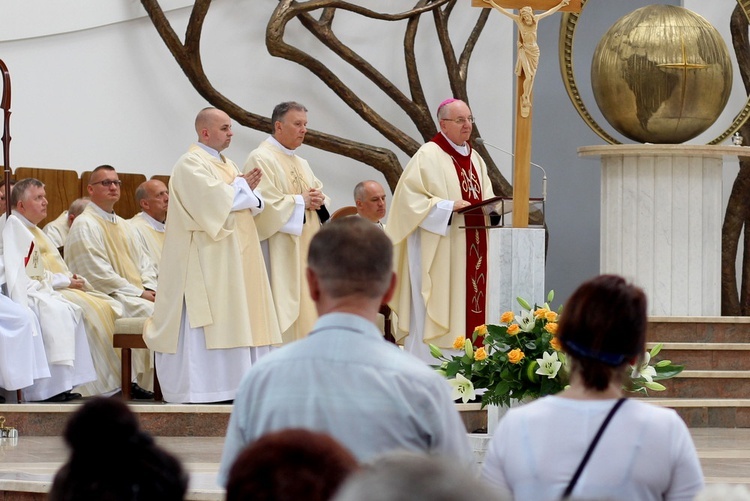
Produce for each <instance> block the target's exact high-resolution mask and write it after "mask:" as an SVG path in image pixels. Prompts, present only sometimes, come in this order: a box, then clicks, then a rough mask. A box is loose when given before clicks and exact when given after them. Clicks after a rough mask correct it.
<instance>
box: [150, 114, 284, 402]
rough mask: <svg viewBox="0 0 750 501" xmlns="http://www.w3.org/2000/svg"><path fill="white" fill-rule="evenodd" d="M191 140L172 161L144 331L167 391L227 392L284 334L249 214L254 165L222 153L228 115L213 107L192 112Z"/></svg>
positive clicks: (191, 396)
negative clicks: (152, 304) (152, 301)
mask: <svg viewBox="0 0 750 501" xmlns="http://www.w3.org/2000/svg"><path fill="white" fill-rule="evenodd" d="M195 130H196V133H197V135H198V143H197V144H194V145H192V146H191V147H190V148H189V149H188V151H187V153H185V154H184V155H182V157H180V159H179V160H177V163H176V164H175V166H174V169H173V171H172V175H171V177H170V181H169V192H170V203H169V211H168V212H167V228H168V231H167V233H166V238H165V241H164V249H163V254H164V255H165V256H169V259H164V260H163V261H162V262H161V265H160V270H159V294H158V296H157V298H156V308H155V310H154V315H153V317H151V318H150V319H149V320H148V321H147V322H146V327H145V330H144V339H145V340H146V344H147V345H148V346H149V348H151V349H152V350H153V351H154V352H156V368H157V372H158V374H159V382H160V384H161V389H162V393H163V395H164V399H165V400H166V401H167V402H175V403H188V402H191V403H200V402H205V403H208V402H222V401H227V400H233V399H234V397H235V394H236V392H237V388H238V387H239V384H240V381H241V379H242V376H243V375H244V374H245V372H246V371H247V370H248V369H249V368H250V367H251V366H252V365H253V364H254V363H255V362H256V361H257V360H258V359H259V358H260V357H262V356H263V355H264V354H266V353H268V352H270V351H271V350H272V348H273V345H279V344H280V343H281V333H280V331H279V323H278V320H277V317H276V310H275V308H274V305H273V298H272V296H271V287H270V284H269V281H268V275H267V274H266V268H265V266H264V264H263V254H262V251H261V248H260V242H259V239H258V233H257V230H256V227H255V220H254V215H255V214H257V213H259V212H260V211H263V209H264V203H263V199H262V198H261V197H260V196H259V194H258V193H257V192H255V191H254V188H255V187H256V186H257V185H258V181H259V179H260V175H261V173H260V171H259V170H251V171H250V172H248V173H247V174H244V175H243V174H242V173H241V172H240V170H239V168H238V167H237V165H236V164H235V163H234V162H232V161H231V160H229V159H228V158H226V157H225V156H224V155H222V154H221V152H222V151H223V150H225V149H226V148H227V147H228V146H229V144H230V143H231V139H232V135H233V133H232V121H231V119H230V118H229V116H228V115H227V114H226V113H224V112H223V111H221V110H218V109H216V108H205V109H203V110H201V111H200V112H199V113H198V116H197V117H196V119H195Z"/></svg>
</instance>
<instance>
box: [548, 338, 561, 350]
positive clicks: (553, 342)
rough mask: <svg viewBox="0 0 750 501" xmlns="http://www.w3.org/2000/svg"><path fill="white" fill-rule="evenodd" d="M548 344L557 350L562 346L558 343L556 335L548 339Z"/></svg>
mask: <svg viewBox="0 0 750 501" xmlns="http://www.w3.org/2000/svg"><path fill="white" fill-rule="evenodd" d="M549 345H550V346H551V347H552V348H554V349H555V350H557V351H560V349H561V348H562V346H561V345H560V340H559V339H557V338H556V337H553V338H552V339H550V340H549Z"/></svg>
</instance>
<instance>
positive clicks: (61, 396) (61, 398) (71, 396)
mask: <svg viewBox="0 0 750 501" xmlns="http://www.w3.org/2000/svg"><path fill="white" fill-rule="evenodd" d="M79 398H81V394H80V393H72V392H71V391H70V390H68V391H64V392H62V393H58V394H57V395H53V396H51V397H49V398H48V399H46V400H45V402H69V401H71V400H76V399H79Z"/></svg>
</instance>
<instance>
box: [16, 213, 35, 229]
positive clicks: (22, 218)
mask: <svg viewBox="0 0 750 501" xmlns="http://www.w3.org/2000/svg"><path fill="white" fill-rule="evenodd" d="M11 214H13V215H14V216H16V217H17V218H18V219H19V220H20V221H21V222H22V223H23V225H24V226H26V227H27V228H31V227H32V226H36V225H35V224H34V223H32V222H31V221H29V220H28V219H26V217H24V216H23V215H21V213H20V212H18V211H17V210H15V209H13V211H12V212H11Z"/></svg>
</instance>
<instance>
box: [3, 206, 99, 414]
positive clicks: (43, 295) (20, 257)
mask: <svg viewBox="0 0 750 501" xmlns="http://www.w3.org/2000/svg"><path fill="white" fill-rule="evenodd" d="M13 193H15V192H13ZM12 196H13V195H12ZM13 202H14V201H13V200H11V204H13ZM29 203H30V204H31V203H33V204H37V205H41V204H46V199H44V198H43V197H42V198H41V199H39V198H37V199H36V200H34V201H31V202H29ZM2 257H3V264H4V268H3V269H4V272H5V276H4V277H2V278H0V282H5V283H6V285H7V289H8V295H9V296H10V298H11V299H12V300H13V301H15V302H16V303H18V304H20V305H22V306H28V307H29V308H30V309H31V310H32V311H33V312H34V314H35V315H36V317H37V319H38V321H39V325H40V327H41V334H42V340H43V343H44V353H45V355H46V357H47V364H48V366H49V371H50V377H49V378H44V379H38V380H36V381H35V382H34V384H33V385H31V386H30V387H27V388H24V390H23V398H24V399H25V400H29V401H43V400H50V401H55V402H65V401H69V400H74V399H76V398H80V397H81V394H80V393H77V392H72V391H71V390H72V389H73V388H75V387H76V386H79V385H81V384H85V383H88V382H90V381H93V380H95V379H96V372H95V370H94V365H93V362H92V359H91V352H90V349H89V344H88V340H87V337H86V330H85V327H84V322H83V311H82V310H81V308H79V307H78V306H76V305H75V304H73V303H71V302H69V301H67V300H66V299H65V298H64V297H63V296H62V295H60V294H59V293H57V292H56V291H55V290H54V289H53V288H52V287H51V286H50V285H49V284H48V283H46V282H45V281H44V267H43V265H42V257H41V253H40V251H39V248H38V247H37V246H36V244H35V243H34V237H33V235H32V234H31V232H30V231H29V230H28V229H27V228H26V226H25V225H24V224H23V223H22V222H21V220H20V219H18V218H17V217H16V216H14V215H11V216H10V217H8V219H7V220H6V221H5V224H4V226H3V228H2Z"/></svg>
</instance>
